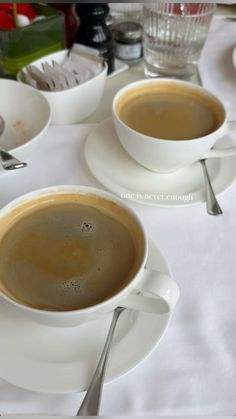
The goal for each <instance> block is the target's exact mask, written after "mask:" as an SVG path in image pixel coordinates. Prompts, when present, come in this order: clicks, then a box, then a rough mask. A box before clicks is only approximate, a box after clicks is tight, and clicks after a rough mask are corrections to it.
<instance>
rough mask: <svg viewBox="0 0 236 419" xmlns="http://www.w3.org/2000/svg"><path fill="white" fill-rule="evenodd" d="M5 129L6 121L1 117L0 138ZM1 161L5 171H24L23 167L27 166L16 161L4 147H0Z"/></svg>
mask: <svg viewBox="0 0 236 419" xmlns="http://www.w3.org/2000/svg"><path fill="white" fill-rule="evenodd" d="M4 129H5V121H4V119H3V117H2V116H1V115H0V136H1V135H2V134H3V132H4ZM0 161H1V165H2V167H3V169H4V170H14V169H22V168H23V167H26V166H27V163H24V162H21V161H20V160H18V159H16V158H15V157H14V156H12V154H10V153H9V152H8V151H6V150H4V149H3V148H2V147H0Z"/></svg>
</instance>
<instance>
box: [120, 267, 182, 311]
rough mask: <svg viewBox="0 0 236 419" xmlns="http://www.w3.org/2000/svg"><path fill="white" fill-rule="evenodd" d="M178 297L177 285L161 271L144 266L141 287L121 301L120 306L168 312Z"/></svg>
mask: <svg viewBox="0 0 236 419" xmlns="http://www.w3.org/2000/svg"><path fill="white" fill-rule="evenodd" d="M178 298H179V287H178V285H177V284H176V283H175V282H174V281H173V280H172V279H171V278H170V276H168V275H165V274H163V273H162V272H159V271H155V270H150V269H147V268H145V270H144V275H143V281H142V285H141V287H140V288H139V289H138V290H136V291H133V292H132V293H131V294H130V295H129V296H128V297H126V298H125V300H123V301H122V302H121V304H120V305H121V306H122V307H126V308H130V309H134V310H138V311H145V312H148V313H155V314H167V313H170V312H171V311H172V310H173V308H174V306H175V304H176V303H177V300H178Z"/></svg>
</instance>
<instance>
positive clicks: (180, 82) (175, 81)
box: [112, 78, 226, 144]
mask: <svg viewBox="0 0 236 419" xmlns="http://www.w3.org/2000/svg"><path fill="white" fill-rule="evenodd" d="M156 83H157V84H161V83H168V84H173V85H174V84H178V85H183V86H187V87H189V88H190V89H193V90H197V91H200V92H203V93H205V94H207V96H208V97H210V99H212V100H213V101H214V102H216V103H217V104H218V105H219V107H221V108H222V110H223V114H224V117H223V120H222V122H221V123H220V125H219V127H217V128H216V129H215V130H214V131H212V132H210V133H209V134H207V135H204V136H202V137H197V138H189V139H185V140H181V139H178V141H176V140H172V139H168V138H158V137H152V136H150V135H147V134H143V133H141V132H139V131H136V130H135V129H133V128H131V127H129V126H128V125H127V124H125V122H124V121H122V119H121V118H120V117H119V115H118V113H117V111H116V104H117V101H118V99H119V98H120V96H122V94H124V92H125V91H128V90H129V89H132V88H133V87H135V86H138V85H142V84H156ZM112 112H113V116H114V117H115V118H116V119H117V120H118V121H119V123H120V124H121V125H122V126H123V127H124V128H125V129H128V130H129V131H131V132H132V133H134V134H135V135H136V136H138V137H139V138H140V139H141V138H143V137H145V138H146V139H148V140H149V141H152V142H155V143H156V142H158V141H161V142H163V141H165V142H168V143H174V144H178V143H180V144H182V143H191V142H194V141H200V140H206V139H207V138H208V137H210V136H212V135H213V134H214V135H215V134H217V133H218V132H219V131H221V130H222V127H223V126H224V125H225V123H226V109H225V106H224V104H223V102H221V100H220V99H219V98H218V97H217V96H215V95H214V94H213V93H212V92H211V91H210V90H208V89H205V87H203V86H199V85H197V84H194V83H192V82H188V81H184V80H178V79H166V78H158V79H141V80H137V81H135V82H132V83H129V84H127V85H125V86H123V87H122V88H121V89H119V90H118V92H117V93H116V94H115V96H114V98H113V101H112Z"/></svg>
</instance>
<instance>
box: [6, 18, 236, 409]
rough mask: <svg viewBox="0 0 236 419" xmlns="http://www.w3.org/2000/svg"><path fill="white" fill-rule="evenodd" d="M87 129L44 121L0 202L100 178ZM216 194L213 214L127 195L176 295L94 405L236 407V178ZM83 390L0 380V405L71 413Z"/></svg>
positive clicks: (202, 208) (201, 208)
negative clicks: (167, 318)
mask: <svg viewBox="0 0 236 419" xmlns="http://www.w3.org/2000/svg"><path fill="white" fill-rule="evenodd" d="M235 27H236V23H235ZM235 43H236V38H235ZM235 82H236V79H235ZM90 129H91V126H89V125H78V126H73V127H51V128H50V129H49V131H48V132H47V133H46V135H45V138H44V142H43V143H42V144H41V146H40V147H39V149H38V150H37V151H36V152H35V153H34V155H33V156H32V157H31V159H30V161H29V163H30V164H29V167H28V168H26V169H24V170H22V171H19V172H14V173H0V205H1V206H3V205H4V204H6V203H7V202H9V201H10V200H11V199H13V198H15V197H16V196H19V195H21V194H23V193H25V192H27V191H30V190H33V189H36V188H41V187H44V186H48V185H54V184H84V185H93V186H98V187H101V185H99V184H98V182H97V181H96V180H95V179H94V177H93V176H92V175H91V174H90V172H89V171H88V169H87V167H86V164H85V161H84V155H83V144H84V140H85V137H86V134H87V133H88V132H89V130H90ZM235 170H236V168H235ZM173 192H174V191H173ZM219 202H220V205H221V206H222V208H223V210H224V214H223V215H222V216H219V217H211V216H209V215H207V213H206V209H205V205H204V204H202V205H197V206H193V207H186V208H153V207H145V206H142V205H139V204H132V203H131V205H132V207H133V208H134V209H135V210H136V211H137V213H138V214H139V215H140V216H141V217H142V219H143V222H144V225H145V226H146V229H147V232H148V234H149V235H150V236H151V237H152V238H153V239H154V240H155V241H156V243H157V244H158V245H159V247H160V249H161V250H162V252H163V253H164V255H165V256H166V257H167V259H168V261H169V263H170V266H171V268H172V272H173V275H174V278H175V280H176V281H177V283H178V284H179V286H180V290H181V296H180V300H179V302H178V304H177V306H176V310H175V313H174V316H173V318H172V321H171V323H170V325H169V327H168V329H167V331H166V333H165V336H164V338H163V340H162V341H161V343H160V345H159V346H158V348H157V349H156V350H155V351H154V353H153V354H152V355H151V356H150V357H149V358H148V359H147V360H146V361H145V362H143V363H142V364H141V365H140V366H138V367H137V368H136V369H135V370H133V371H132V372H131V373H130V374H128V375H126V376H124V377H121V378H119V379H118V380H117V381H115V382H113V383H111V384H109V385H107V386H106V387H105V391H104V393H103V399H102V410H101V414H102V415H104V416H106V415H107V416H123V415H128V416H132V415H143V416H147V415H159V416H161V415H164V416H165V415H171V416H180V415H181V416H189V415H235V414H236V396H235V395H236V304H235V296H236V279H235V265H234V263H235V248H236V215H235V214H236V184H235V185H233V186H232V187H231V188H230V189H229V190H227V191H226V192H225V193H224V194H223V195H222V196H221V197H220V198H219ZM0 339H1V337H0ZM16 350H17V349H16ZM134 350H135V348H134ZM0 356H1V345H0ZM82 397H83V394H73V395H48V394H39V393H34V392H29V391H25V390H22V389H20V388H17V387H14V386H12V385H11V384H8V383H6V382H5V381H4V380H0V414H1V415H3V414H28V415H30V414H38V415H39V414H43V415H74V414H75V413H76V411H77V409H78V406H79V404H80V402H81V400H82Z"/></svg>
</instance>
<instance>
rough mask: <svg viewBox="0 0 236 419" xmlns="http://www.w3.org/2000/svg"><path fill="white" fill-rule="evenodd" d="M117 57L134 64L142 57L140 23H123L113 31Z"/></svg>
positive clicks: (117, 25)
mask: <svg viewBox="0 0 236 419" xmlns="http://www.w3.org/2000/svg"><path fill="white" fill-rule="evenodd" d="M113 35H114V44H115V56H116V57H117V58H119V59H120V60H123V61H126V62H128V63H130V64H131V63H132V62H135V61H137V60H138V59H139V58H140V57H141V56H142V26H141V25H140V24H139V23H138V22H121V23H118V24H116V25H115V27H114V30H113Z"/></svg>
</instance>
